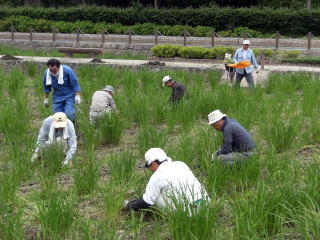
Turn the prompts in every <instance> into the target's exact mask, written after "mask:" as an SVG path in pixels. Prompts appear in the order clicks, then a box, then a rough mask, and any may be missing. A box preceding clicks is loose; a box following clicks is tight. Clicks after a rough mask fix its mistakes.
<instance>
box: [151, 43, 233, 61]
mask: <svg viewBox="0 0 320 240" xmlns="http://www.w3.org/2000/svg"><path fill="white" fill-rule="evenodd" d="M151 51H152V55H153V56H156V57H161V58H174V57H181V58H195V59H203V58H206V59H224V55H225V53H231V54H233V53H234V51H235V48H233V47H222V46H221V47H214V48H204V47H184V46H178V45H170V44H166V45H157V46H154V47H153V48H152V49H151Z"/></svg>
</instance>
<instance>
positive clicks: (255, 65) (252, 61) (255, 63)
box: [251, 51, 258, 68]
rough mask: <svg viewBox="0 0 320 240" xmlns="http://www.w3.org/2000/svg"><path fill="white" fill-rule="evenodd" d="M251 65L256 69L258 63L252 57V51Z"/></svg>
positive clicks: (252, 56) (252, 55)
mask: <svg viewBox="0 0 320 240" xmlns="http://www.w3.org/2000/svg"><path fill="white" fill-rule="evenodd" d="M251 63H252V64H253V67H254V68H258V63H257V60H256V57H255V56H254V53H253V51H251Z"/></svg>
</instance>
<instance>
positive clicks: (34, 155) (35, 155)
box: [31, 152, 39, 163]
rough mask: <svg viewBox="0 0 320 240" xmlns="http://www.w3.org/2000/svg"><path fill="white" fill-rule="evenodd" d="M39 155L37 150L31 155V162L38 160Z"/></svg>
mask: <svg viewBox="0 0 320 240" xmlns="http://www.w3.org/2000/svg"><path fill="white" fill-rule="evenodd" d="M38 157H39V155H38V153H36V152H35V153H33V154H32V157H31V163H34V162H35V161H36V160H38Z"/></svg>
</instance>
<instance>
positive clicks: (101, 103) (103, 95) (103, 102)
mask: <svg viewBox="0 0 320 240" xmlns="http://www.w3.org/2000/svg"><path fill="white" fill-rule="evenodd" d="M114 109H116V104H115V103H114V100H113V97H112V96H111V94H110V93H109V92H108V91H103V90H100V91H95V92H94V94H93V96H92V103H91V106H90V110H91V111H94V112H109V111H111V110H114Z"/></svg>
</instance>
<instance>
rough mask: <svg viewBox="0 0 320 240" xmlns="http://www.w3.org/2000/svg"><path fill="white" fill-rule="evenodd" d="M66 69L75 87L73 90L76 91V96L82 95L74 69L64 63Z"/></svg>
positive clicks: (71, 83)
mask: <svg viewBox="0 0 320 240" xmlns="http://www.w3.org/2000/svg"><path fill="white" fill-rule="evenodd" d="M63 70H64V71H66V73H67V74H68V77H69V80H70V85H71V86H72V88H73V91H74V93H75V95H76V96H80V85H79V82H78V78H77V76H76V74H75V73H74V71H73V70H72V69H71V68H70V67H68V66H65V65H64V69H63Z"/></svg>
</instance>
